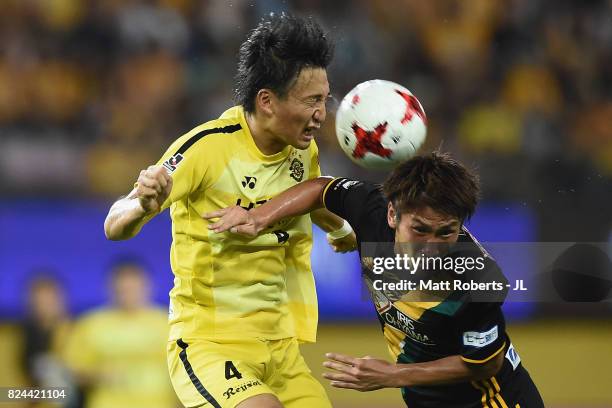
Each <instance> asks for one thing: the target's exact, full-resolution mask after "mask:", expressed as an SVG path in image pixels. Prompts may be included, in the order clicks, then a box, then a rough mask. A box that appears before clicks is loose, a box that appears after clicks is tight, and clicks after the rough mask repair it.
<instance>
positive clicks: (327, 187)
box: [321, 177, 342, 209]
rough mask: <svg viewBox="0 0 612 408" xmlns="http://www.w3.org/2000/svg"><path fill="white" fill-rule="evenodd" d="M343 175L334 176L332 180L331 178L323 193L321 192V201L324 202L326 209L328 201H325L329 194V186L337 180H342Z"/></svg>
mask: <svg viewBox="0 0 612 408" xmlns="http://www.w3.org/2000/svg"><path fill="white" fill-rule="evenodd" d="M341 178H342V177H336V178H333V179H332V180H330V182H329V183H327V185H326V186H325V188H324V189H323V193H321V202H322V203H323V206H324V207H325V209H328V208H327V203H326V202H325V194H327V190H329V188H330V187H331V185H332V184H334V183H335V182H336V181H338V180H340V179H341Z"/></svg>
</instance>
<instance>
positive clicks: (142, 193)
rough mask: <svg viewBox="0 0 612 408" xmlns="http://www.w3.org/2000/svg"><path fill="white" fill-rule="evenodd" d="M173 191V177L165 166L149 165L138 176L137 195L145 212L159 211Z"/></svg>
mask: <svg viewBox="0 0 612 408" xmlns="http://www.w3.org/2000/svg"><path fill="white" fill-rule="evenodd" d="M171 191H172V177H170V175H169V174H168V172H167V171H166V169H165V168H164V167H163V166H149V168H148V169H146V170H142V171H141V172H140V175H139V176H138V186H137V187H136V192H135V196H136V197H137V198H138V201H139V203H140V207H141V208H142V210H143V211H144V212H145V214H152V213H157V212H159V211H160V210H161V207H162V204H163V203H164V201H166V199H167V198H168V196H169V195H170V192H171Z"/></svg>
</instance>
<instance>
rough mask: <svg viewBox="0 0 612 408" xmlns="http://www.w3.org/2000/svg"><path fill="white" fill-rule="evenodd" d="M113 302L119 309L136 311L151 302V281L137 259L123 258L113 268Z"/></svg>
mask: <svg viewBox="0 0 612 408" xmlns="http://www.w3.org/2000/svg"><path fill="white" fill-rule="evenodd" d="M111 285H112V286H111V288H112V295H113V301H114V302H115V306H117V307H118V308H119V309H124V310H134V309H138V308H140V307H142V306H145V305H146V304H148V302H149V292H150V288H149V279H148V275H147V272H146V270H145V267H144V265H143V264H142V263H141V262H140V261H139V260H137V259H132V258H122V259H119V260H117V261H115V262H114V264H113V265H112V267H111Z"/></svg>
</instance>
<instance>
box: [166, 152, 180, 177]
mask: <svg viewBox="0 0 612 408" xmlns="http://www.w3.org/2000/svg"><path fill="white" fill-rule="evenodd" d="M182 160H183V155H182V154H180V153H177V154H175V155H174V156H172V157H171V158H169V159H168V160H166V161H165V162H164V164H163V166H164V167H165V169H166V171H167V172H168V174H172V173H174V171H175V170H176V168H177V167H178V165H179V163H180V162H181V161H182Z"/></svg>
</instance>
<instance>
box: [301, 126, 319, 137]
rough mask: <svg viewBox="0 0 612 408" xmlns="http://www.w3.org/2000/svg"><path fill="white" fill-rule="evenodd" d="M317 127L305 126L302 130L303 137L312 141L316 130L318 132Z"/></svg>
mask: <svg viewBox="0 0 612 408" xmlns="http://www.w3.org/2000/svg"><path fill="white" fill-rule="evenodd" d="M319 128H320V127H319V126H307V127H306V128H304V132H303V136H304V138H305V139H307V140H312V139H314V134H315V132H316V131H317V130H319Z"/></svg>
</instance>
